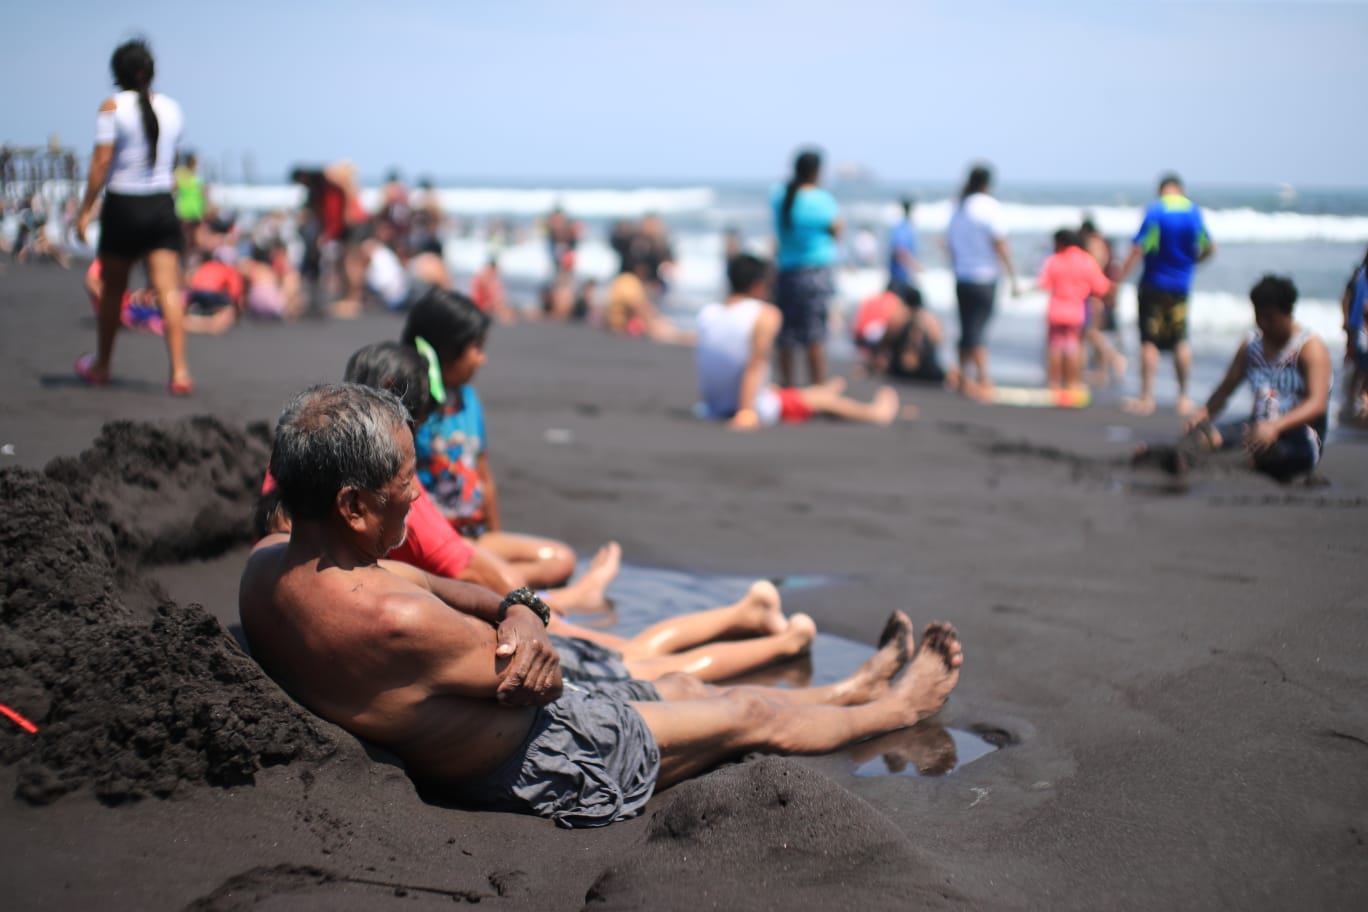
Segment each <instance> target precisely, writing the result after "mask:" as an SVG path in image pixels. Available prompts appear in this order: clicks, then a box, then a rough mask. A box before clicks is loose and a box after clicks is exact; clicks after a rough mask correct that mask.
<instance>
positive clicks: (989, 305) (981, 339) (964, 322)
mask: <svg viewBox="0 0 1368 912" xmlns="http://www.w3.org/2000/svg"><path fill="white" fill-rule="evenodd" d="M996 297H997V283H996V282H983V283H980V282H956V283H955V299H956V301H957V302H958V303H959V319H960V340H959V350H960V351H962V352H967V351H973V350H974V349H976V348H983V346H984V345H985V344H986V336H987V330H988V319H989V318H990V317H992V315H993V300H994V299H995V298H996Z"/></svg>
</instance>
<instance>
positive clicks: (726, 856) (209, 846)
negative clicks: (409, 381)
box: [0, 266, 1368, 910]
mask: <svg viewBox="0 0 1368 912" xmlns="http://www.w3.org/2000/svg"><path fill="white" fill-rule="evenodd" d="M88 314H89V309H88V305H87V304H86V303H85V301H84V297H83V295H82V294H81V292H80V288H79V277H78V275H77V274H76V273H66V272H61V271H59V270H57V269H55V268H41V267H31V268H20V267H15V266H9V267H8V271H7V272H6V274H5V275H4V277H3V278H0V339H2V340H3V343H0V344H3V346H4V357H3V358H0V389H3V390H4V396H3V400H2V401H0V444H8V445H11V446H12V447H13V455H3V456H0V466H2V467H4V468H3V471H2V472H0V497H2V498H3V503H4V506H5V510H4V513H3V519H0V548H3V551H4V555H3V572H2V575H3V580H4V587H3V590H0V595H2V596H3V601H0V618H3V628H2V629H0V702H2V703H6V704H8V705H11V706H13V707H14V708H15V709H18V710H20V711H21V712H23V713H25V714H26V715H28V716H29V717H31V718H32V719H33V720H34V721H35V722H36V723H37V724H38V725H39V726H40V727H41V731H40V733H39V734H38V735H36V736H34V735H27V734H25V733H23V732H20V731H19V730H18V729H17V728H16V727H14V726H13V725H11V724H10V723H9V722H8V721H6V720H3V719H0V808H3V810H2V811H0V880H3V882H4V889H5V907H6V908H7V909H8V908H13V909H40V908H43V909H46V908H62V909H176V908H192V909H205V910H208V909H216V910H230V909H231V910H237V909H285V908H288V909H358V910H359V909H375V908H382V907H383V908H389V907H394V908H427V907H432V908H439V907H440V908H450V907H451V905H452V903H453V901H456V902H459V903H473V902H481V903H489V904H493V905H495V906H497V907H507V908H518V909H579V908H605V909H611V908H621V909H638V908H657V909H696V908H722V909H772V908H784V907H790V908H852V909H907V908H922V907H931V908H942V907H967V908H995V909H996V908H1001V909H1037V908H1042V907H1046V906H1048V907H1054V908H1071V909H1098V908H1108V909H1111V908H1145V909H1148V908H1154V907H1177V908H1239V909H1282V908H1289V907H1297V908H1317V909H1333V908H1344V909H1350V908H1361V905H1362V899H1363V896H1364V895H1368V776H1365V775H1364V771H1365V769H1368V702H1366V701H1365V699H1364V694H1365V693H1368V661H1365V654H1366V653H1368V596H1365V594H1364V584H1365V582H1368V574H1366V573H1365V571H1364V554H1365V550H1364V544H1363V542H1364V533H1365V531H1368V523H1365V508H1366V507H1368V458H1365V456H1368V450H1366V449H1365V447H1364V445H1363V444H1362V442H1358V441H1355V440H1352V439H1347V438H1346V439H1336V440H1333V441H1332V444H1331V447H1330V449H1329V450H1328V452H1327V456H1326V459H1325V461H1324V463H1323V466H1322V472H1321V474H1322V475H1323V476H1324V478H1325V479H1326V480H1328V482H1329V483H1328V485H1325V486H1321V487H1307V486H1301V485H1298V486H1290V487H1281V486H1277V485H1275V484H1273V483H1271V482H1267V481H1265V480H1263V479H1259V478H1254V477H1248V476H1245V475H1243V474H1242V473H1238V472H1232V471H1230V470H1229V468H1228V467H1227V468H1221V467H1216V468H1214V469H1212V470H1211V471H1207V472H1203V473H1199V474H1198V475H1196V476H1194V477H1193V478H1192V479H1190V480H1189V481H1188V482H1187V483H1185V484H1184V485H1182V486H1174V485H1172V484H1171V483H1170V482H1169V481H1168V480H1167V479H1166V478H1164V476H1162V475H1160V474H1158V473H1156V472H1154V471H1151V470H1133V469H1131V468H1130V467H1129V465H1128V460H1127V459H1126V456H1127V454H1128V452H1129V450H1130V448H1131V447H1132V446H1133V445H1134V443H1135V441H1137V440H1139V439H1151V438H1152V439H1161V438H1162V437H1164V436H1165V435H1167V434H1171V433H1172V431H1173V429H1174V426H1175V421H1174V419H1173V417H1172V415H1167V416H1164V415H1161V416H1156V417H1154V418H1150V419H1135V418H1132V417H1130V416H1127V415H1124V414H1123V413H1121V412H1120V410H1118V409H1117V408H1115V407H1114V405H1113V404H1109V403H1108V401H1107V400H1106V397H1103V400H1104V401H1103V402H1101V403H1100V404H1098V405H1095V406H1094V407H1092V408H1090V409H1087V410H1083V411H1079V412H1041V411H1029V410H1014V409H1007V408H982V407H976V406H972V405H970V404H967V403H964V402H961V401H959V400H956V399H954V398H952V397H948V396H943V395H940V394H937V393H928V392H921V393H916V394H913V396H912V398H913V401H916V402H917V403H918V404H919V405H920V406H921V407H922V411H923V417H922V419H921V420H920V421H918V422H915V423H912V424H906V425H902V426H899V427H896V428H894V429H892V430H887V431H881V430H875V429H867V428H851V427H842V426H838V425H834V424H820V423H819V424H816V425H814V426H810V427H802V428H780V429H776V430H773V431H769V432H766V433H762V434H755V435H750V436H740V435H734V434H730V433H726V432H724V431H723V430H721V429H720V428H716V427H712V426H708V425H704V424H701V423H699V422H697V421H695V420H694V419H692V418H691V417H689V409H690V405H691V403H692V394H691V388H692V378H691V358H690V353H689V352H688V351H685V350H679V349H668V348H659V347H653V346H651V345H649V344H645V343H640V342H636V341H629V340H619V339H612V338H608V337H605V336H603V335H600V334H597V333H595V332H594V331H592V330H589V329H584V328H575V327H542V326H524V327H515V328H511V329H498V330H496V331H495V334H494V336H493V338H492V340H491V344H490V346H489V351H490V355H491V363H490V364H489V366H488V367H487V368H486V370H485V372H484V374H483V376H482V377H481V378H480V389H481V393H482V395H483V397H484V399H485V402H486V404H487V407H488V410H489V413H490V417H489V424H490V430H491V435H492V438H493V443H494V447H493V454H494V459H495V464H496V465H497V466H498V469H499V478H500V482H501V485H500V490H501V492H502V494H503V498H504V504H505V514H506V516H507V519H508V522H509V525H510V526H511V527H512V528H514V529H527V530H530V531H539V532H542V533H545V534H549V535H554V536H558V537H561V538H564V539H565V540H567V541H569V542H571V543H572V544H573V545H575V546H576V547H577V548H578V549H580V550H581V552H587V551H589V550H591V549H592V548H593V547H595V546H596V545H597V544H599V543H600V542H602V541H604V540H606V539H608V538H610V537H612V538H616V539H618V540H619V541H621V542H622V544H623V547H624V549H625V551H626V554H627V556H628V558H629V559H630V560H631V561H632V562H634V563H636V564H639V565H644V566H660V567H666V568H673V569H677V570H683V571H690V572H700V573H710V574H730V575H755V576H791V575H822V576H829V577H834V578H837V579H839V580H841V581H843V582H842V583H841V584H840V585H837V586H834V587H814V588H810V589H795V590H793V591H792V592H791V593H790V594H788V595H787V596H786V598H787V606H788V608H789V609H790V610H803V611H808V612H811V613H812V614H813V615H814V617H816V619H817V621H818V623H819V624H820V625H821V626H822V627H823V629H825V630H828V631H830V632H832V633H834V634H837V635H840V636H845V637H849V638H851V639H858V640H861V641H865V642H868V641H870V640H872V638H873V637H874V636H876V635H877V632H878V630H879V628H880V626H881V623H882V621H883V619H884V617H886V615H887V613H888V610H889V608H890V607H893V606H900V607H906V608H907V609H908V610H909V611H910V612H911V614H912V615H913V617H914V618H916V619H917V620H918V621H923V622H924V621H928V620H931V619H933V618H947V619H950V620H953V621H954V622H955V623H956V624H958V626H959V628H960V631H961V633H962V635H963V637H964V639H965V643H966V652H967V661H966V666H965V671H964V674H963V677H962V679H961V684H960V687H959V690H958V691H957V692H956V694H955V696H954V697H953V698H952V699H951V702H950V703H949V704H948V705H947V707H946V710H945V712H944V713H943V716H944V721H945V722H946V724H949V725H953V726H956V727H959V728H965V729H971V730H976V731H983V732H993V733H995V735H994V736H995V737H997V738H998V739H999V740H1001V741H1005V742H1008V746H1007V747H1006V748H1004V749H1002V750H999V751H996V752H994V753H992V754H990V755H988V756H986V757H983V758H982V759H980V760H977V761H975V762H974V763H972V764H969V765H968V766H966V767H964V768H963V769H961V770H959V771H957V772H955V773H954V774H952V775H950V776H947V777H945V778H942V779H918V778H912V777H904V776H886V777H874V778H867V779H863V778H855V777H854V776H852V775H851V773H850V770H851V768H852V764H853V761H852V759H851V757H850V756H848V755H835V756H831V757H822V758H803V759H781V758H753V759H751V760H748V761H746V762H744V763H741V764H736V765H730V766H727V767H724V768H722V769H720V770H718V771H716V772H714V773H712V774H710V775H707V776H704V777H702V778H700V779H698V780H695V781H693V782H689V783H686V784H684V785H681V786H679V787H677V788H675V789H672V790H670V791H668V792H666V793H663V794H661V795H659V796H657V797H656V798H655V799H653V801H652V802H651V804H650V805H649V806H648V808H647V811H646V813H645V814H644V815H643V816H642V817H640V818H638V819H636V820H632V821H627V822H624V823H620V824H615V825H613V826H611V827H608V828H605V829H601V830H595V831H582V832H565V831H561V830H557V829H556V828H555V827H554V826H553V825H552V824H550V823H548V822H545V821H541V820H537V819H534V818H526V817H516V816H508V815H497V814H475V813H469V812H466V811H462V810H458V809H451V808H445V807H439V806H435V805H430V804H426V803H424V802H423V801H422V800H421V799H419V798H418V796H417V795H416V794H415V792H414V789H413V787H412V785H411V784H410V783H409V781H408V780H407V778H406V777H404V775H403V773H402V771H401V770H400V769H398V768H397V767H396V766H395V765H394V764H393V763H392V762H390V761H389V759H388V758H387V757H386V756H385V755H384V754H383V753H381V752H378V751H368V750H367V749H366V748H364V747H363V746H362V745H360V744H358V742H356V741H355V740H354V739H352V738H350V737H349V736H348V735H346V734H345V733H344V732H342V731H340V730H339V729H337V728H336V727H334V726H331V725H329V724H326V723H324V722H321V721H319V720H317V719H315V718H313V717H312V716H310V715H309V714H308V713H305V712H303V711H302V710H300V709H299V708H297V707H296V706H295V705H294V704H293V703H292V702H291V701H290V700H289V699H288V698H287V697H286V696H285V695H284V694H282V693H281V692H280V690H279V689H278V688H277V687H275V685H274V684H272V683H271V682H270V681H268V680H267V679H265V678H264V677H263V676H262V675H261V674H260V673H259V672H258V671H257V669H256V667H255V665H254V664H253V663H252V662H251V660H250V659H249V658H247V657H246V656H244V655H243V654H242V653H241V651H240V650H239V649H238V647H237V645H236V644H235V643H234V641H233V640H232V638H231V636H229V634H228V632H227V631H226V628H227V627H228V626H229V625H231V624H232V623H233V622H234V621H235V620H236V608H235V601H236V584H237V575H238V572H239V571H240V568H241V563H242V558H243V556H244V554H245V549H244V545H245V542H246V537H247V529H246V523H247V521H248V517H249V510H250V503H251V500H252V494H253V491H254V489H255V485H256V483H257V482H258V480H259V477H260V471H261V467H262V463H263V461H264V458H265V454H266V443H265V437H266V435H265V433H264V431H263V429H262V428H261V427H260V426H259V423H260V422H270V421H272V420H273V419H274V416H275V414H276V413H277V411H278V410H279V407H280V405H281V404H282V403H283V401H284V400H285V398H286V397H287V396H288V395H289V394H291V393H292V392H294V391H295V390H297V389H298V388H299V387H301V386H303V385H305V384H306V383H309V382H315V381H320V380H332V379H336V378H337V377H338V376H339V375H340V373H341V369H342V365H343V363H344V361H345V359H346V357H347V355H348V354H349V353H350V352H351V351H353V350H354V349H355V348H357V347H359V346H360V345H362V344H365V343H367V342H371V341H376V340H378V339H382V338H393V337H395V336H397V334H398V329H399V326H398V323H397V322H396V321H394V320H393V319H392V318H387V317H380V316H373V317H366V318H363V319H362V320H360V321H357V322H354V323H348V324H336V323H333V324H324V323H303V324H299V325H294V326H284V327H276V326H263V325H248V326H244V327H240V328H238V329H236V330H234V331H233V332H232V333H231V334H229V335H227V336H225V337H222V338H216V339H201V338H196V339H193V340H192V341H191V345H190V355H191V363H192V365H193V367H194V369H195V372H196V375H197V379H198V380H199V383H200V388H201V391H200V392H199V393H198V394H197V395H196V396H195V397H194V398H193V399H191V400H188V401H182V400H172V399H170V398H168V397H167V396H166V395H165V393H164V392H162V390H161V385H162V382H163V380H164V377H163V375H164V371H165V355H164V353H163V351H162V349H161V343H160V341H159V340H157V339H156V338H153V337H146V336H131V335H130V336H123V337H121V339H120V342H119V349H118V352H117V356H116V371H117V373H118V374H119V376H120V382H119V383H118V384H117V385H116V386H115V387H114V388H112V389H108V390H87V389H84V388H81V387H79V386H78V385H75V384H73V383H72V382H70V380H69V379H68V371H69V365H70V363H71V361H72V360H73V359H74V358H75V356H76V355H77V354H79V353H80V352H81V351H83V350H85V349H87V348H88V347H89V346H90V345H91V344H92V343H93V328H92V325H91V321H90V319H89V316H88ZM854 387H855V390H856V391H857V392H859V393H860V394H867V393H868V391H869V389H870V387H869V386H868V385H867V384H862V383H856V384H854ZM194 416H204V417H194ZM207 416H213V417H207ZM551 429H556V430H557V431H558V433H556V434H553V435H551V439H553V440H565V439H566V434H565V433H563V432H569V442H568V443H549V442H547V436H546V432H547V431H548V430H551ZM201 605H202V606H203V607H200V606H201Z"/></svg>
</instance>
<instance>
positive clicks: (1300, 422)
mask: <svg viewBox="0 0 1368 912" xmlns="http://www.w3.org/2000/svg"><path fill="white" fill-rule="evenodd" d="M1249 298H1250V301H1252V302H1253V304H1254V323H1255V325H1256V326H1257V327H1258V328H1257V329H1254V330H1252V331H1251V332H1250V333H1249V336H1248V338H1246V339H1245V341H1244V342H1243V343H1241V345H1240V347H1239V349H1238V350H1236V352H1235V357H1234V359H1233V360H1232V361H1231V362H1230V367H1229V368H1228V369H1227V370H1226V375H1225V377H1224V378H1223V379H1222V380H1221V382H1220V385H1218V386H1217V387H1216V390H1215V392H1213V393H1212V394H1211V398H1210V399H1208V400H1207V402H1206V405H1204V406H1201V407H1200V408H1198V409H1197V410H1196V411H1195V412H1194V413H1193V414H1192V416H1191V417H1190V418H1189V419H1188V421H1187V423H1186V425H1185V428H1184V430H1185V434H1186V436H1185V437H1184V439H1183V441H1182V442H1181V443H1180V444H1179V445H1178V447H1177V448H1176V452H1175V453H1173V454H1172V455H1171V456H1169V457H1168V458H1167V459H1164V460H1163V462H1164V464H1165V465H1166V467H1168V468H1171V469H1173V470H1175V471H1179V472H1181V471H1183V470H1185V469H1186V468H1188V467H1189V466H1190V465H1192V464H1194V463H1196V462H1199V461H1200V460H1201V458H1202V457H1203V456H1204V455H1205V454H1206V453H1209V452H1211V451H1214V450H1232V449H1235V448H1236V447H1240V446H1243V447H1244V449H1245V451H1246V452H1247V453H1248V454H1249V458H1250V463H1251V465H1252V466H1253V468H1254V469H1255V470H1256V471H1259V472H1263V473H1264V474H1266V475H1269V476H1272V477H1273V478H1275V479H1277V480H1278V481H1290V480H1291V479H1293V478H1295V477H1297V476H1299V475H1305V474H1307V473H1308V472H1310V471H1311V470H1312V469H1314V468H1315V467H1316V464H1317V463H1318V462H1319V461H1320V457H1321V452H1322V450H1323V449H1324V446H1325V426H1326V412H1327V411H1328V409H1329V407H1330V373H1331V372H1330V351H1329V349H1327V348H1326V347H1325V343H1324V342H1322V341H1321V340H1320V338H1319V337H1318V336H1316V335H1315V334H1314V333H1312V332H1311V330H1309V329H1306V328H1305V327H1303V326H1300V325H1298V324H1297V322H1296V321H1295V320H1294V319H1293V318H1292V308H1293V305H1295V304H1296V301H1297V287H1296V286H1295V285H1293V284H1292V280H1291V279H1287V278H1284V277H1282V276H1275V275H1266V276H1264V277H1263V278H1262V279H1260V280H1259V283H1258V284H1257V285H1255V286H1254V287H1253V289H1251V290H1250V292H1249ZM1241 382H1244V383H1247V384H1248V385H1249V391H1250V393H1251V394H1252V396H1253V399H1254V404H1253V407H1252V408H1251V409H1250V413H1249V416H1248V417H1247V418H1244V419H1242V420H1239V421H1232V422H1228V423H1225V424H1219V425H1218V424H1215V423H1214V422H1215V419H1216V418H1217V417H1219V416H1220V414H1221V412H1222V411H1223V410H1224V409H1225V405H1226V402H1227V401H1228V400H1229V399H1230V396H1231V394H1232V393H1234V392H1235V389H1236V387H1238V386H1239V385H1240V383H1241ZM1151 452H1152V451H1151V450H1150V449H1149V448H1143V447H1142V448H1141V450H1140V451H1139V452H1138V453H1137V454H1136V455H1137V459H1138V460H1143V459H1144V457H1146V456H1147V455H1149V454H1150V453H1151Z"/></svg>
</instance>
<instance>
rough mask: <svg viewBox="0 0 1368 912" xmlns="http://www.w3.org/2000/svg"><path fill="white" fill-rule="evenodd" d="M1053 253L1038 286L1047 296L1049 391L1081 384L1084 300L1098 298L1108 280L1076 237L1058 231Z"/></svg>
mask: <svg viewBox="0 0 1368 912" xmlns="http://www.w3.org/2000/svg"><path fill="white" fill-rule="evenodd" d="M1054 242H1055V252H1054V254H1052V255H1051V256H1050V257H1049V259H1047V260H1046V261H1045V265H1044V266H1042V267H1041V268H1040V278H1039V279H1038V285H1039V287H1040V288H1041V289H1043V290H1044V291H1048V292H1049V293H1050V304H1049V307H1048V309H1047V310H1046V323H1047V326H1048V329H1047V332H1048V335H1049V355H1048V359H1047V361H1046V373H1047V376H1048V378H1049V381H1048V382H1049V385H1050V389H1076V388H1078V387H1079V386H1081V385H1082V375H1083V349H1082V341H1083V324H1084V323H1086V322H1087V316H1088V297H1089V296H1090V295H1097V296H1099V297H1101V296H1102V295H1104V294H1106V293H1107V292H1108V291H1109V290H1110V289H1111V281H1110V280H1109V279H1108V278H1107V277H1106V276H1105V275H1104V274H1103V273H1102V268H1101V267H1100V266H1098V265H1097V260H1095V259H1094V258H1093V257H1092V256H1091V255H1090V254H1089V253H1088V252H1087V251H1086V250H1084V249H1083V247H1082V245H1081V243H1080V241H1079V237H1078V235H1077V234H1076V233H1075V232H1073V231H1069V230H1067V229H1063V228H1061V229H1060V230H1059V231H1056V232H1055V236H1054Z"/></svg>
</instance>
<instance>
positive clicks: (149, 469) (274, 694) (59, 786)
mask: <svg viewBox="0 0 1368 912" xmlns="http://www.w3.org/2000/svg"><path fill="white" fill-rule="evenodd" d="M266 457H267V443H266V439H265V434H263V433H260V432H255V433H249V434H244V433H243V432H241V431H235V430H233V429H231V428H228V427H226V426H224V425H223V424H221V423H219V422H218V421H217V420H215V419H212V418H207V417H198V418H192V419H187V420H183V421H180V422H176V423H174V424H167V425H159V426H154V425H150V424H139V423H132V422H114V423H111V424H109V425H106V426H105V428H104V430H103V431H102V433H101V434H100V436H99V438H98V439H97V440H96V441H95V443H94V445H93V446H92V447H91V449H89V450H87V451H86V452H84V453H82V454H81V455H80V456H78V457H76V458H74V459H57V460H54V461H53V462H52V463H51V464H49V466H48V467H47V471H46V475H39V474H37V473H35V472H32V471H28V470H23V469H6V470H4V471H3V472H0V503H4V505H5V509H4V510H3V511H0V703H5V704H8V705H9V706H11V707H13V708H14V709H16V710H17V711H19V712H20V713H22V714H24V715H25V716H27V717H28V718H29V719H31V720H33V721H34V722H35V723H36V724H37V725H38V726H39V729H40V730H39V733H38V734H37V735H30V734H27V733H24V732H20V731H18V730H17V729H16V728H14V727H13V726H9V725H5V726H3V727H2V728H0V763H3V764H5V765H13V766H14V767H15V768H16V777H15V779H16V786H15V794H16V796H17V797H19V798H21V799H24V800H26V801H29V802H32V803H36V804H44V803H47V802H50V801H53V800H55V799H56V798H58V797H59V796H61V795H63V794H66V793H68V792H71V791H73V790H76V789H79V788H82V787H84V786H86V785H87V784H89V785H90V786H92V787H93V789H94V791H95V793H96V795H98V796H99V798H100V799H101V800H103V801H105V802H109V803H117V802H121V801H127V800H130V799H136V798H141V797H144V796H149V795H155V796H159V797H166V796H169V795H171V794H173V793H175V792H176V791H177V790H178V789H181V788H183V787H185V786H188V785H195V784H209V785H220V786H226V785H233V784H237V783H243V782H250V781H251V780H252V777H253V774H254V773H255V772H256V771H257V770H259V769H261V768H262V767H265V766H269V765H272V764H278V763H286V762H289V761H291V760H294V759H296V758H316V759H317V758H322V757H324V756H327V755H329V754H331V753H333V752H334V751H335V750H336V749H337V746H338V745H337V742H336V741H335V740H334V736H333V734H332V733H331V732H330V731H329V729H328V727H326V726H324V725H322V724H321V723H319V722H318V721H317V720H316V719H314V718H313V717H312V716H310V715H309V714H307V713H305V712H304V711H303V710H301V709H300V708H299V707H298V706H296V705H295V704H294V703H293V702H292V701H291V700H290V699H289V698H288V697H286V696H285V695H284V694H283V693H282V692H281V691H280V689H279V688H278V687H276V685H275V684H273V683H272V682H271V681H269V680H268V679H267V678H265V677H264V675H263V674H262V673H261V671H260V669H259V668H258V667H257V665H256V663H255V662H253V661H252V660H251V659H250V658H248V657H247V656H246V655H244V654H243V653H242V651H241V650H240V649H239V648H238V646H237V644H236V643H235V642H234V641H233V640H232V638H231V637H229V636H228V634H227V633H226V632H225V631H224V629H223V628H222V627H221V626H220V625H219V623H218V621H216V620H215V619H214V618H213V617H211V616H210V615H209V614H208V613H206V612H205V611H204V610H203V609H202V608H201V607H200V606H198V605H190V606H188V607H181V606H178V605H176V604H174V603H172V602H171V601H170V600H168V599H167V598H166V596H165V595H164V593H163V592H162V591H161V589H160V587H159V586H158V585H157V584H155V583H154V582H151V581H149V579H148V578H147V576H146V574H145V573H143V572H142V570H143V568H144V567H146V566H147V565H149V564H152V563H157V562H163V561H167V560H183V559H186V558H190V557H206V556H212V555H215V554H218V553H221V552H222V551H223V550H224V549H226V548H228V547H232V546H233V545H237V544H241V543H244V542H246V541H247V540H248V538H249V535H250V517H251V509H252V505H253V503H254V501H255V497H256V491H257V486H258V485H259V484H260V474H261V467H262V466H263V465H264V464H265V461H266Z"/></svg>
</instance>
